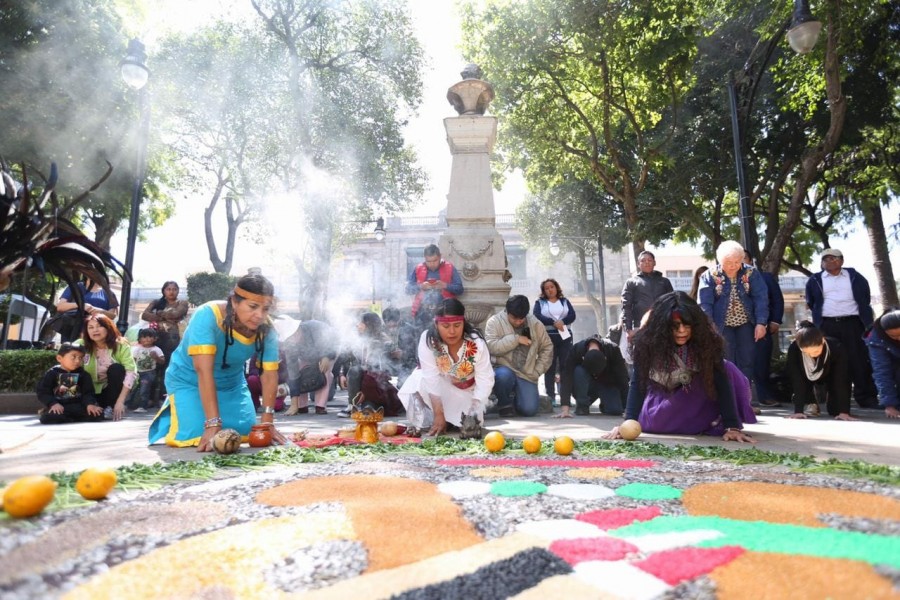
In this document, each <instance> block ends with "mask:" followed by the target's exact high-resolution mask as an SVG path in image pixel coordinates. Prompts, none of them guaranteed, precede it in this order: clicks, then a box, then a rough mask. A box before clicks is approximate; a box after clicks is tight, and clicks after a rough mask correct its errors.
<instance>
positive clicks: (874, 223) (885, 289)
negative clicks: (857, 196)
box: [862, 202, 900, 307]
mask: <svg viewBox="0 0 900 600" xmlns="http://www.w3.org/2000/svg"><path fill="white" fill-rule="evenodd" d="M862 215H863V223H864V224H865V226H866V231H868V232H869V245H870V246H871V248H872V256H873V257H874V259H875V262H874V265H873V266H874V267H875V278H876V279H877V280H878V290H879V291H880V292H881V305H882V306H884V307H887V306H900V299H898V298H897V280H896V279H894V268H893V265H891V257H890V250H889V248H888V240H887V233H886V232H885V229H884V217H883V215H882V214H881V205H880V204H878V203H877V202H872V203H868V202H866V203H863V205H862Z"/></svg>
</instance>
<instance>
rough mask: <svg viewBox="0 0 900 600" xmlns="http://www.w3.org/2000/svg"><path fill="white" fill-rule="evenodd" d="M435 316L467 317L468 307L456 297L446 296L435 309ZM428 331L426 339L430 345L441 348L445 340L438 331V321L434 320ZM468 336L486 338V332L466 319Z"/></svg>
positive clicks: (466, 334)
mask: <svg viewBox="0 0 900 600" xmlns="http://www.w3.org/2000/svg"><path fill="white" fill-rule="evenodd" d="M434 316H435V317H465V316H466V307H465V306H463V303H462V302H460V301H459V300H457V299H456V298H444V300H443V301H442V302H441V303H440V304H439V305H438V307H437V309H435V311H434ZM426 331H427V332H428V333H427V335H426V337H425V341H426V342H427V343H428V346H429V347H431V348H440V347H441V344H442V343H443V340H441V334H440V333H439V332H438V329H437V323H436V322H434V321H432V322H431V325H430V326H429V327H428V329H426ZM465 336H468V337H470V338H475V337H480V338H481V339H484V334H483V333H481V330H480V329H478V328H477V327H475V326H474V325H472V324H471V323H469V320H468V319H466V320H465V321H463V337H465Z"/></svg>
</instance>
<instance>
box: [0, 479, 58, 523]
mask: <svg viewBox="0 0 900 600" xmlns="http://www.w3.org/2000/svg"><path fill="white" fill-rule="evenodd" d="M55 493H56V482H55V481H53V480H52V479H50V478H49V477H45V476H44V475H28V476H27V477H20V478H19V479H16V480H15V481H13V482H12V483H11V484H9V485H8V486H7V487H6V489H5V490H3V509H4V510H5V511H6V512H7V514H8V515H9V516H11V517H16V518H18V519H21V518H24V517H33V516H34V515H36V514H38V513H39V512H41V511H42V510H44V507H45V506H47V505H48V504H50V502H51V501H52V500H53V495H54V494H55Z"/></svg>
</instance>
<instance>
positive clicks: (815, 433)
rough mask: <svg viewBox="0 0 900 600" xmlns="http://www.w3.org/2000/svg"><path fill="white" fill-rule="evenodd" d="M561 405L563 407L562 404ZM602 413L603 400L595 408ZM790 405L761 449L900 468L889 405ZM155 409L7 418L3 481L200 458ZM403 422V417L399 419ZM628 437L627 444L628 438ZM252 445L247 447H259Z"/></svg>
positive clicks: (768, 412) (545, 433) (493, 419)
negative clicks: (172, 436) (798, 414)
mask: <svg viewBox="0 0 900 600" xmlns="http://www.w3.org/2000/svg"><path fill="white" fill-rule="evenodd" d="M345 404H346V393H339V394H338V396H337V397H336V398H335V399H334V401H333V402H332V404H330V405H329V407H328V410H329V414H327V415H315V414H308V415H296V416H292V417H286V416H283V415H276V424H277V426H278V427H279V429H280V430H281V431H282V432H284V433H286V434H290V433H294V432H297V431H302V430H308V431H309V432H310V433H311V434H327V433H333V432H335V431H337V429H339V428H341V427H347V426H349V425H351V424H352V422H351V421H350V420H349V419H341V418H339V417H338V416H337V412H338V411H339V410H340V408H342V407H343V406H345ZM557 410H558V409H557ZM593 410H594V411H596V410H597V408H596V405H595V406H594V407H593ZM789 412H790V411H789V410H788V405H782V406H781V407H779V408H764V409H763V414H762V415H760V417H759V423H757V424H755V425H748V426H747V430H748V431H750V432H751V433H752V435H753V436H754V437H755V438H756V439H757V440H758V443H757V447H758V448H760V449H762V450H769V451H772V452H779V453H797V454H800V455H813V456H816V457H817V458H820V459H828V458H838V459H841V460H864V461H867V462H871V463H876V464H885V465H893V466H900V421H896V420H894V421H892V420H890V419H887V418H886V417H885V416H884V411H881V410H871V409H870V410H863V409H860V410H856V411H855V413H854V414H856V416H858V417H859V418H860V419H861V420H860V421H857V422H841V421H835V420H833V419H831V418H828V417H819V418H816V419H805V420H793V419H786V418H784V417H785V416H786V415H787V414H789ZM152 418H153V417H152V415H151V414H135V413H130V412H129V413H128V414H127V417H126V418H125V419H124V420H122V421H120V422H103V423H79V424H72V425H57V426H46V425H40V424H39V423H38V421H37V418H36V417H35V416H33V415H4V416H0V451H2V453H0V480H7V481H8V480H11V479H14V478H16V477H20V476H22V475H31V474H48V473H52V472H55V471H70V472H76V471H80V470H82V469H84V468H85V467H87V466H95V467H120V466H123V465H128V464H132V463H143V464H152V463H155V462H160V461H161V462H171V461H175V460H195V459H197V458H202V456H203V454H200V453H198V452H196V451H195V450H194V449H192V448H188V449H180V448H169V447H166V446H164V445H161V444H159V445H154V446H148V445H147V429H148V427H149V425H150V421H151V420H152ZM398 420H399V421H401V422H402V419H398ZM620 422H621V419H619V418H616V417H607V416H602V415H600V414H591V415H590V416H587V417H575V418H572V419H555V418H552V417H551V416H550V415H549V414H542V415H539V416H537V417H532V418H511V419H506V418H502V419H501V418H499V417H497V416H496V415H493V416H491V415H488V417H487V420H486V423H485V425H486V427H487V428H488V429H492V430H498V431H501V432H503V434H504V435H506V436H508V437H513V438H522V437H525V436H526V435H537V436H538V437H540V438H541V439H553V438H554V437H556V436H559V435H568V436H570V437H571V438H573V439H575V440H596V439H599V438H600V437H601V436H602V435H603V433H605V432H607V431H609V430H610V429H611V428H612V427H613V426H615V425H617V424H618V423H620ZM640 439H641V440H644V441H653V442H659V443H662V444H666V445H675V444H683V445H700V446H723V447H727V448H732V449H736V448H739V447H741V446H742V445H741V444H737V443H734V442H724V441H722V440H721V439H720V438H717V437H708V436H680V435H679V436H676V435H652V434H643V435H642V436H641V438H640ZM622 443H625V442H622ZM253 451H254V450H253V449H249V448H247V447H246V446H244V448H243V452H253Z"/></svg>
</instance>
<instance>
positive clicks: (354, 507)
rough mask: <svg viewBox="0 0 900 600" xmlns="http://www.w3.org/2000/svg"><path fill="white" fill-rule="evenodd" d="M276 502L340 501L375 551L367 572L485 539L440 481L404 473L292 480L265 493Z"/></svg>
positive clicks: (263, 497)
mask: <svg viewBox="0 0 900 600" xmlns="http://www.w3.org/2000/svg"><path fill="white" fill-rule="evenodd" d="M256 501H257V502H259V503H261V504H269V505H272V506H305V505H308V504H313V503H316V502H340V503H342V504H343V505H344V507H345V508H346V509H347V512H348V514H349V515H350V520H351V522H352V523H353V529H354V531H355V532H356V536H357V539H359V540H360V541H362V542H363V544H364V545H365V547H366V550H367V551H368V553H369V566H368V569H367V571H366V572H371V571H378V570H380V569H390V568H392V567H397V566H399V565H405V564H408V563H411V562H415V561H417V560H421V559H423V558H428V557H430V556H436V555H438V554H443V553H444V552H449V551H452V550H459V549H461V548H466V547H468V546H472V545H473V544H477V543H479V542H481V541H482V537H481V536H480V535H478V533H477V532H476V531H475V529H474V528H473V527H472V525H471V523H469V522H468V521H467V520H466V519H464V518H463V517H462V514H461V512H460V509H459V507H458V506H457V505H456V504H454V503H453V501H452V500H451V499H450V498H449V497H448V496H447V495H446V494H442V493H441V492H439V491H438V489H437V486H436V485H435V484H433V483H428V482H426V481H417V480H412V479H401V478H398V477H372V476H364V475H360V476H357V475H342V476H333V477H315V478H311V479H301V480H298V481H292V482H290V483H287V484H285V485H280V486H277V487H274V488H270V489H267V490H264V491H262V492H260V493H259V494H258V495H257V496H256Z"/></svg>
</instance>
